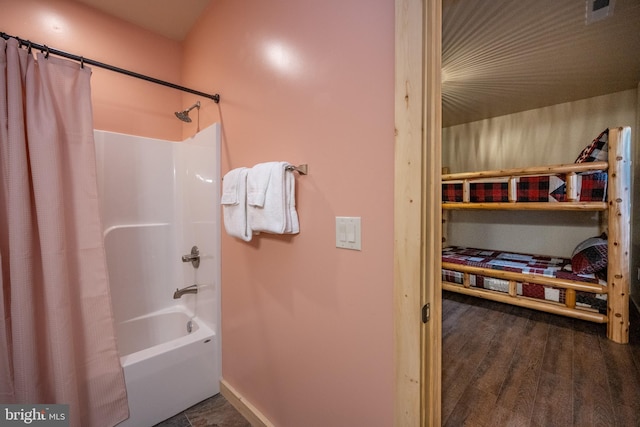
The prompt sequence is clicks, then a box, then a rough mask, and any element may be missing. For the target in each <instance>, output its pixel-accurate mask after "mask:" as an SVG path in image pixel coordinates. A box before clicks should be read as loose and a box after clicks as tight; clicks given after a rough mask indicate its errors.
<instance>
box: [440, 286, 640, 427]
mask: <svg viewBox="0 0 640 427" xmlns="http://www.w3.org/2000/svg"><path fill="white" fill-rule="evenodd" d="M443 296H444V298H443V324H442V342H443V355H442V356H443V357H442V420H443V425H445V426H455V427H458V426H463V425H464V426H491V427H494V426H541V427H552V426H562V427H565V426H580V427H588V426H621V427H626V426H633V427H640V316H638V314H637V312H636V311H635V310H634V309H632V310H631V312H632V316H631V337H630V344H628V345H621V344H615V343H613V342H611V341H609V340H608V339H607V338H606V326H605V325H598V324H594V323H590V322H585V321H581V320H575V319H570V318H566V317H562V316H555V315H552V314H547V313H542V312H538V311H533V310H529V309H525V308H520V307H515V306H510V305H507V304H501V303H496V302H492V301H487V300H483V299H479V298H473V297H469V296H465V295H460V294H455V293H450V292H445V293H444V295H443Z"/></svg>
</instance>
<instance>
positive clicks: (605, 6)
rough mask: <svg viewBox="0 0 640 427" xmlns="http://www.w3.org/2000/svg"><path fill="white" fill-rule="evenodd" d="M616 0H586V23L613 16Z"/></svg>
mask: <svg viewBox="0 0 640 427" xmlns="http://www.w3.org/2000/svg"><path fill="white" fill-rule="evenodd" d="M615 3H616V0H587V24H591V23H593V22H596V21H601V20H603V19H605V18H608V17H610V16H613V7H614V6H615Z"/></svg>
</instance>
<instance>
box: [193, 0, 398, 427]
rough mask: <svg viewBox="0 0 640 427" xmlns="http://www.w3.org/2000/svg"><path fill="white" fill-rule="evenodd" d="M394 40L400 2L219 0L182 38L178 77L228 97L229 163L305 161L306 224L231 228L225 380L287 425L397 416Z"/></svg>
mask: <svg viewBox="0 0 640 427" xmlns="http://www.w3.org/2000/svg"><path fill="white" fill-rule="evenodd" d="M393 43H394V2H393V1H391V0H375V1H373V0H349V1H344V0H331V1H328V2H327V1H325V2H319V1H315V0H304V1H301V0H279V1H269V2H265V1H259V0H245V1H242V2H238V1H231V0H226V1H225V0H217V1H213V2H212V3H211V5H210V6H209V7H208V9H207V10H206V11H205V13H204V14H203V15H202V17H201V19H200V20H199V22H198V23H197V25H196V27H195V28H194V29H193V30H192V31H191V33H190V34H189V36H188V38H187V40H186V41H185V44H184V52H183V58H184V62H183V64H184V68H183V79H184V80H183V83H184V84H185V85H187V86H193V87H198V88H204V89H202V90H206V91H219V92H220V94H221V97H222V101H221V103H220V104H219V106H217V105H215V104H213V103H212V102H209V101H206V102H204V105H203V109H202V111H201V117H202V119H203V121H204V124H205V125H206V124H208V123H211V122H214V121H217V120H220V121H221V122H222V125H223V127H222V129H223V148H222V173H226V172H227V171H228V170H230V169H232V168H236V167H239V166H249V167H250V166H252V165H254V164H255V163H259V162H265V161H272V160H286V161H289V162H292V163H296V164H297V163H308V164H309V168H310V174H309V175H308V176H306V177H299V178H298V179H297V202H298V214H299V216H300V229H301V232H300V234H299V235H296V236H270V235H261V236H259V237H257V238H255V239H254V240H253V241H252V242H250V243H244V242H242V241H240V240H237V239H234V238H230V237H228V236H227V235H226V234H225V233H224V232H223V237H222V257H223V259H222V266H223V267H222V342H223V345H222V351H223V362H222V363H223V377H224V379H225V380H226V381H227V382H228V383H229V384H230V385H231V386H232V387H234V388H235V389H236V390H238V392H239V393H240V394H241V395H243V396H244V397H245V398H247V399H248V400H249V401H250V402H251V403H252V404H253V405H255V406H256V407H257V408H258V409H259V410H260V411H261V412H263V414H265V415H266V416H267V418H269V419H270V420H271V421H272V422H274V423H275V425H277V426H282V427H287V426H289V427H295V426H334V425H335V426H338V425H339V426H385V427H386V426H390V425H392V424H393V421H392V414H393V353H392V345H393V335H392V326H393V317H392V287H393V285H392V284H393V163H394V160H393V159H394V127H393V126H394V122H393V118H394V110H393V106H394V101H393V96H394V92H393V91H394V81H393V67H394V48H393ZM270 55H272V56H270ZM269 58H272V59H269ZM272 60H275V61H277V62H276V63H272V62H271V61H272ZM187 99H188V100H189V101H191V99H192V98H191V97H190V96H187V97H186V98H185V101H187ZM183 103H184V104H189V102H183ZM190 132H191V130H190V129H185V135H184V136H186V135H188V134H189V133H190ZM336 216H360V217H362V230H363V231H362V251H361V252H357V251H349V250H345V249H336V248H335V217H336Z"/></svg>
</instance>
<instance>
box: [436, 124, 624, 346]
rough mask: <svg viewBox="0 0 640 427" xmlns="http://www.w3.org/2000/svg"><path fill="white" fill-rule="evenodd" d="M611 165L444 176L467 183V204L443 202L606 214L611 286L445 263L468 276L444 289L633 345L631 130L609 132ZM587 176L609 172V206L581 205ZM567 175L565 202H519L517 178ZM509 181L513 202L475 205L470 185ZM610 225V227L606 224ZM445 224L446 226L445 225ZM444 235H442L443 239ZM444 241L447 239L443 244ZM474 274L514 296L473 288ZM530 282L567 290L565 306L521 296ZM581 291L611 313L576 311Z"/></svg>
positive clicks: (451, 207) (486, 207) (450, 207)
mask: <svg viewBox="0 0 640 427" xmlns="http://www.w3.org/2000/svg"><path fill="white" fill-rule="evenodd" d="M608 146H609V156H608V157H609V160H608V161H607V162H591V163H574V164H563V165H555V166H544V167H530V168H523V169H503V170H496V171H483V172H470V173H455V174H443V175H442V181H443V183H445V182H448V181H458V182H462V188H463V202H462V203H460V202H458V203H450V202H444V203H442V208H443V210H444V212H447V211H448V210H456V209H458V210H460V209H476V210H482V209H484V210H546V211H555V210H562V211H596V212H602V213H603V214H604V217H603V219H604V220H603V221H602V222H603V224H602V225H606V227H607V229H608V230H607V234H608V265H607V285H606V286H603V285H600V284H596V283H586V282H577V281H573V280H567V279H559V278H553V277H546V276H542V275H536V274H524V273H514V272H509V271H502V270H492V269H487V268H479V267H471V266H463V265H459V264H453V263H446V262H443V263H442V268H443V269H447V270H453V271H459V272H462V273H463V276H464V278H463V285H458V284H455V283H452V282H447V281H443V282H442V289H444V290H447V291H452V292H457V293H462V294H466V295H472V296H477V297H481V298H485V299H490V300H493V301H499V302H503V303H508V304H513V305H518V306H521V307H526V308H530V309H534V310H540V311H545V312H548V313H553V314H559V315H564V316H569V317H574V318H577V319H582V320H588V321H591V322H597V323H606V324H607V337H608V338H609V339H611V340H612V341H614V342H616V343H621V344H624V343H628V342H629V275H630V261H629V256H630V254H629V248H630V217H631V200H630V199H631V191H630V186H631V128H629V127H619V128H610V129H609V140H608ZM585 171H607V173H608V185H607V187H608V188H607V202H580V201H577V200H578V195H577V189H576V186H575V183H576V174H577V173H580V172H585ZM556 174H566V188H567V201H566V202H550V203H545V202H516V200H517V199H518V197H517V185H516V177H520V176H530V175H556ZM500 177H502V178H505V179H507V180H508V183H509V184H508V194H509V202H499V203H488V202H482V203H472V202H470V201H469V194H470V191H469V188H470V183H471V182H474V181H479V180H484V179H487V178H500ZM605 221H606V222H605ZM443 222H444V221H443ZM444 235H445V234H443V236H444ZM443 240H444V239H443ZM471 274H475V275H482V276H487V277H494V278H497V279H503V280H508V281H509V292H508V294H507V293H502V292H496V291H491V290H486V289H482V288H475V287H471V285H470V280H469V276H470V275H471ZM517 282H527V283H536V284H540V285H546V286H554V287H557V288H564V289H566V302H565V303H564V304H560V303H556V302H551V301H544V300H538V299H532V298H528V297H524V296H521V295H517V294H516V283H517ZM576 291H584V292H592V293H596V294H607V314H606V315H605V314H601V313H598V312H597V311H594V310H590V309H585V308H580V307H578V306H576Z"/></svg>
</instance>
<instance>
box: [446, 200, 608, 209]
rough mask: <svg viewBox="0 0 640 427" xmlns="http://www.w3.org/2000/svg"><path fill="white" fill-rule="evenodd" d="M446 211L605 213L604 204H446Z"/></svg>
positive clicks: (605, 204)
mask: <svg viewBox="0 0 640 427" xmlns="http://www.w3.org/2000/svg"><path fill="white" fill-rule="evenodd" d="M442 209H447V210H514V211H606V210H607V209H608V205H607V203H606V202H479V203H475V202H474V203H471V202H466V203H465V202H447V203H443V204H442Z"/></svg>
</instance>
